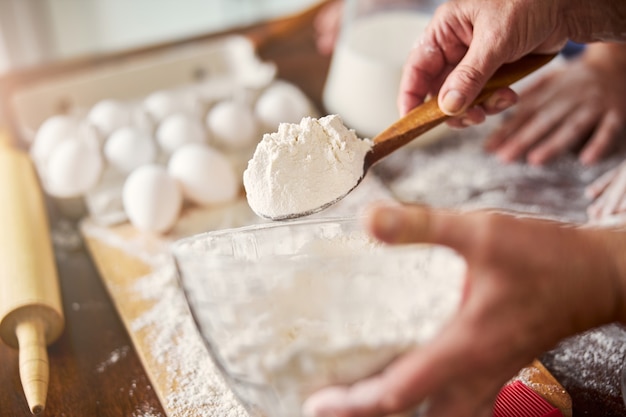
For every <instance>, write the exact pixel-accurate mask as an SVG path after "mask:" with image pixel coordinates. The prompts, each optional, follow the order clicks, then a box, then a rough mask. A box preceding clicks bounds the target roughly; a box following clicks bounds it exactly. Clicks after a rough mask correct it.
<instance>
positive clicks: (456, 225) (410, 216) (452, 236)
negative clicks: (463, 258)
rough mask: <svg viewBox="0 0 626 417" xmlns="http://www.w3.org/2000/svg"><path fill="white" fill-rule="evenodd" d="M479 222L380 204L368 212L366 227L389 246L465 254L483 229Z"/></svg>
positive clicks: (420, 208) (469, 216) (466, 218)
mask: <svg viewBox="0 0 626 417" xmlns="http://www.w3.org/2000/svg"><path fill="white" fill-rule="evenodd" d="M476 220H477V219H476V217H475V216H473V215H465V216H459V215H457V214H454V213H446V212H443V211H440V210H439V211H435V210H430V209H428V208H425V207H419V206H414V205H388V204H384V203H378V204H374V205H372V206H370V207H369V208H368V210H367V215H366V217H365V226H366V228H367V229H368V230H369V232H370V233H371V234H372V235H373V236H374V237H376V238H377V239H380V240H382V241H384V242H387V243H394V244H401V243H433V244H439V245H446V246H449V247H451V248H452V249H455V250H457V251H458V252H460V253H466V251H467V250H468V246H469V247H471V246H472V245H471V239H472V237H475V235H476V233H477V231H478V229H479V228H480V227H481V223H480V222H479V221H476Z"/></svg>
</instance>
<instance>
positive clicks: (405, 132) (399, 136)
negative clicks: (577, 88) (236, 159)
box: [255, 55, 555, 220]
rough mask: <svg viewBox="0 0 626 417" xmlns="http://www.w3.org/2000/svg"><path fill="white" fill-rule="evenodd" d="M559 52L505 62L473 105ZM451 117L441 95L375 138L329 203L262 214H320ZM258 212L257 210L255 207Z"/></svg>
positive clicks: (284, 217) (291, 216) (290, 216)
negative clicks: (352, 178) (349, 181)
mask: <svg viewBox="0 0 626 417" xmlns="http://www.w3.org/2000/svg"><path fill="white" fill-rule="evenodd" d="M554 56H555V55H527V56H525V57H523V58H521V59H520V60H518V61H515V62H512V63H509V64H504V65H503V66H502V67H500V68H499V69H498V71H496V73H495V74H494V75H493V77H491V79H490V80H489V81H488V82H487V84H486V85H485V87H484V88H483V90H482V91H481V93H480V94H479V96H478V97H477V98H476V100H474V102H473V103H472V105H473V106H474V105H477V104H481V103H483V102H484V101H485V100H486V99H487V98H489V97H490V96H491V95H492V94H493V93H494V92H495V91H497V90H498V89H501V88H504V87H507V86H509V85H511V84H513V83H514V82H516V81H518V80H520V79H522V78H524V77H525V76H526V75H528V74H530V73H532V72H534V71H535V70H537V69H539V68H540V67H542V66H543V65H545V64H546V63H548V62H549V61H550V60H551V59H552V58H554ZM449 117H450V116H448V115H446V114H445V113H443V112H442V111H441V110H440V109H439V106H438V104H437V98H436V97H433V98H432V99H431V100H429V101H427V102H425V103H424V104H422V105H420V106H418V107H416V108H414V109H413V110H411V111H410V112H409V113H407V114H406V115H405V116H404V117H402V118H401V119H399V120H398V121H397V122H395V123H393V124H392V125H391V126H389V127H388V128H387V129H385V130H384V131H383V132H381V133H380V134H378V135H377V136H376V137H374V138H373V139H372V142H373V146H372V148H371V150H369V152H367V153H366V154H365V157H364V160H363V172H362V175H361V176H360V178H359V179H358V180H357V181H356V182H355V183H354V184H353V185H352V186H351V187H347V188H346V189H343V190H342V192H338V193H337V195H333V198H329V199H328V202H326V203H323V204H320V205H319V206H317V207H315V208H313V209H307V210H303V211H299V212H293V213H291V212H290V213H284V212H281V213H280V214H275V215H268V214H267V213H258V211H257V214H259V215H260V216H262V217H265V218H267V219H270V220H290V219H295V218H298V217H303V216H308V215H311V214H314V213H317V212H319V211H321V210H324V209H325V208H327V207H329V206H331V205H333V204H335V203H336V202H338V201H339V200H341V199H342V198H344V197H345V196H346V195H347V194H348V193H350V192H351V191H352V190H353V189H354V188H356V187H357V185H359V184H360V183H361V181H362V180H363V178H364V177H365V174H366V173H367V171H368V170H369V169H370V168H371V167H372V166H373V165H374V164H375V163H376V162H378V161H380V160H381V159H382V158H384V157H386V156H387V155H389V154H391V153H392V152H393V151H395V150H397V149H399V148H401V147H402V146H404V145H406V144H407V143H409V142H411V141H412V140H413V139H415V138H416V137H418V136H419V135H421V134H422V133H425V132H427V131H428V130H430V129H432V128H434V127H436V126H437V125H439V124H441V123H443V122H444V121H445V120H446V119H448V118H449ZM292 175H293V176H294V177H298V176H299V173H298V172H293V173H292ZM315 180H316V179H315V178H310V179H308V181H309V182H310V181H315ZM255 211H256V210H255Z"/></svg>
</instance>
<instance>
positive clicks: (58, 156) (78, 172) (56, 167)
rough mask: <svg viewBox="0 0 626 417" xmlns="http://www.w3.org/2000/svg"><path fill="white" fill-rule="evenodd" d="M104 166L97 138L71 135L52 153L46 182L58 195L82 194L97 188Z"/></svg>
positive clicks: (56, 195) (45, 174) (51, 190)
mask: <svg viewBox="0 0 626 417" xmlns="http://www.w3.org/2000/svg"><path fill="white" fill-rule="evenodd" d="M103 168H104V163H103V161H102V157H101V155H100V150H99V148H98V144H97V142H96V141H92V140H86V139H79V138H70V139H67V140H65V141H63V142H61V143H59V144H58V145H57V146H56V147H55V148H54V150H53V151H52V152H51V154H50V157H49V158H48V161H47V164H46V166H45V170H43V171H42V172H43V176H44V178H43V181H42V182H43V184H44V187H45V188H46V191H47V192H48V193H49V194H51V195H53V196H55V197H61V198H69V197H78V196H80V195H83V194H84V193H86V192H87V191H89V190H90V189H92V188H93V187H95V185H96V184H97V183H98V181H99V180H100V176H101V175H102V170H103Z"/></svg>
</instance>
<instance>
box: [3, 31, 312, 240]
mask: <svg viewBox="0 0 626 417" xmlns="http://www.w3.org/2000/svg"><path fill="white" fill-rule="evenodd" d="M294 104H295V105H294ZM298 104H299V105H298ZM11 106H12V110H13V113H14V115H15V120H16V121H17V125H18V127H19V129H20V131H21V136H22V138H24V140H25V141H26V142H28V143H30V144H31V148H30V149H31V156H32V158H33V160H34V162H35V165H36V167H37V169H38V172H39V174H40V178H41V181H42V185H43V187H44V190H45V191H47V192H48V193H49V194H50V195H51V196H52V197H54V199H55V200H56V201H57V203H58V204H59V205H61V206H62V207H63V206H66V207H70V208H71V211H73V212H74V213H72V214H73V215H74V216H76V213H75V211H76V207H77V200H78V202H79V203H83V205H84V207H85V210H84V211H85V212H84V213H81V212H80V210H79V211H78V213H79V215H83V214H89V215H90V216H91V217H92V218H94V220H96V221H98V222H100V223H102V224H106V225H110V224H116V223H120V222H123V221H126V220H131V222H133V224H136V226H138V227H140V228H145V229H154V230H151V231H164V230H166V229H167V228H168V227H169V226H171V223H172V221H169V222H165V223H167V224H168V225H169V226H168V227H164V225H163V224H161V226H159V227H156V225H152V226H151V225H150V224H146V222H145V221H142V220H137V219H143V220H145V219H149V218H154V219H157V218H159V216H161V217H162V215H163V213H151V212H149V207H150V205H149V204H145V201H144V202H139V203H137V204H138V205H139V206H141V207H143V209H141V210H139V211H138V214H135V215H134V217H135V220H136V221H133V218H132V217H133V215H131V216H129V210H128V207H125V206H124V201H123V194H124V192H123V188H124V186H125V184H126V183H127V182H128V180H129V178H130V176H131V175H133V171H135V170H138V169H139V168H141V166H142V165H144V164H153V165H159V166H160V167H162V168H163V169H164V170H166V171H167V170H168V169H169V170H170V171H171V172H170V174H172V175H174V172H173V171H176V173H177V174H178V177H177V178H176V180H178V181H177V182H178V183H179V184H181V195H182V197H181V198H180V200H188V201H191V202H192V203H193V204H200V205H210V204H212V202H215V203H220V202H223V201H221V200H220V201H212V200H211V198H210V197H207V196H211V195H213V196H215V195H216V193H217V194H220V191H219V190H217V191H216V190H215V189H213V190H211V189H210V187H207V184H203V183H199V182H200V181H198V175H201V176H204V177H203V178H202V179H203V180H204V181H205V182H209V183H210V181H214V182H215V186H214V187H215V188H217V189H219V188H220V187H222V188H223V187H224V183H225V182H228V181H226V180H225V179H224V176H227V177H231V176H232V175H234V176H235V178H236V182H237V183H236V187H237V189H238V190H240V188H241V174H242V173H243V169H244V168H245V165H246V163H247V160H248V159H249V158H250V157H251V155H252V153H253V151H254V147H255V146H256V142H257V141H258V139H260V138H261V137H262V134H263V133H266V132H269V131H272V130H274V129H275V128H277V126H278V123H279V122H283V121H284V122H297V121H299V120H300V119H301V118H302V117H304V116H308V115H311V116H313V115H316V111H315V109H314V107H313V105H312V103H311V101H310V100H309V99H308V98H307V97H306V96H305V95H304V93H302V91H301V90H300V89H299V88H298V87H296V86H294V85H291V84H289V83H287V82H285V81H282V80H278V79H276V66H275V64H274V63H272V62H264V61H261V60H260V59H259V58H258V56H257V55H256V52H255V49H254V46H253V44H252V42H250V41H249V40H248V39H247V38H245V37H242V36H237V35H233V36H225V37H222V38H218V39H215V40H213V41H211V42H209V43H207V44H204V45H203V46H201V47H200V46H198V45H195V46H193V47H182V48H177V49H175V50H172V51H168V52H165V53H159V54H156V55H155V56H151V57H149V58H148V57H141V58H137V59H130V60H128V61H125V62H118V63H115V64H105V65H103V66H98V68H96V69H94V70H90V71H85V72H81V73H80V74H65V75H63V76H59V77H55V78H54V79H51V80H47V81H44V82H40V83H37V84H35V85H31V86H29V87H28V88H24V89H22V90H20V91H18V92H17V93H16V94H14V95H13V96H12V98H11ZM133 132H134V133H133ZM133 135H134V137H133ZM124 136H125V137H126V138H124ZM129 138H130V139H129ZM146 138H147V139H146ZM113 142H115V143H113ZM190 142H194V143H201V144H203V145H208V147H210V148H211V151H213V153H214V154H217V156H215V155H213V156H207V158H209V159H210V158H218V159H220V160H221V159H227V160H228V161H229V163H230V164H231V166H232V172H233V173H234V174H232V175H231V174H230V173H228V172H219V173H216V174H219V175H218V177H219V178H217V179H211V178H209V177H210V174H211V172H209V171H207V169H206V165H207V162H206V161H205V163H200V162H198V161H195V164H196V166H197V167H198V170H200V171H199V172H198V174H197V175H196V176H195V177H194V175H193V173H190V172H188V171H189V169H190V168H189V169H188V166H191V164H190V163H186V162H184V161H183V162H182V163H181V162H180V161H179V162H177V163H176V165H177V167H178V168H174V169H173V171H172V168H171V167H168V164H169V165H172V164H170V160H172V159H174V158H173V155H174V154H175V153H176V151H177V150H178V148H180V147H182V146H183V145H188V144H190ZM201 153H203V154H206V152H204V150H202V151H201ZM187 154H190V152H187ZM196 154H198V152H196ZM148 155H150V156H149V157H148ZM178 159H179V160H180V158H178ZM211 160H212V161H213V160H214V159H211ZM218 165H220V166H224V164H223V163H220V164H218ZM230 171H231V170H230V169H229V172H230ZM157 177H159V178H165V177H164V175H157ZM183 177H185V178H187V180H186V181H187V183H185V178H183ZM153 181H154V179H153ZM194 182H195V185H194V184H192V183H194ZM231 183H232V181H231ZM145 188H146V187H142V186H140V187H139V189H145ZM148 188H149V187H148ZM193 188H195V189H198V188H202V189H203V190H204V192H205V195H204V196H199V197H198V193H195V196H194V193H193V192H191V191H190V190H191V189H193ZM154 189H155V190H160V191H163V190H165V189H168V186H165V184H164V183H163V184H158V186H156V187H154ZM170 189H171V187H170ZM131 194H132V193H131ZM227 194H228V193H227ZM230 194H233V193H230ZM238 194H239V195H240V193H238ZM221 195H222V197H221V198H222V200H223V199H224V197H223V195H224V193H223V192H221ZM171 196H172V194H171V190H170V194H169V197H168V199H170V200H171V199H172V197H171ZM142 198H143V199H144V200H149V199H151V198H152V199H157V200H158V196H156V195H146V194H144V196H143V197H142ZM135 199H136V200H137V199H138V197H135ZM218 200H219V199H218ZM159 201H160V200H159ZM177 204H178V205H179V206H182V201H181V202H180V203H177ZM78 205H80V204H78ZM153 206H159V205H158V204H153ZM130 211H131V212H133V211H134V212H137V210H132V209H131V210H130ZM170 212H171V213H174V212H175V213H177V215H180V210H179V209H178V208H176V209H171V210H170ZM170 217H171V215H170ZM172 220H175V219H172ZM148 223H149V222H148ZM161 223H163V221H161ZM153 226H154V227H153Z"/></svg>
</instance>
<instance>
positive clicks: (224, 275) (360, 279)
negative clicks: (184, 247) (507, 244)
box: [178, 221, 465, 417]
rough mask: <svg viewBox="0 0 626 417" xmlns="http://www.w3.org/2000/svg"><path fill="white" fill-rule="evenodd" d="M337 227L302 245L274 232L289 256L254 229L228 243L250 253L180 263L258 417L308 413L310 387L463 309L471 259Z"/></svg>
mask: <svg viewBox="0 0 626 417" xmlns="http://www.w3.org/2000/svg"><path fill="white" fill-rule="evenodd" d="M322 223H323V222H322ZM334 226H336V225H334V224H333V223H332V221H331V222H330V223H327V224H323V225H322V226H321V229H322V232H321V234H322V235H323V238H322V239H316V240H313V241H310V242H304V241H303V242H299V243H298V244H297V245H296V246H298V247H296V248H294V247H288V246H289V245H293V242H287V243H285V240H284V239H282V238H281V237H280V234H279V233H276V234H272V236H276V239H275V242H276V244H275V248H274V249H273V250H275V251H276V252H279V253H282V255H281V254H279V253H277V254H275V255H271V254H267V253H265V254H257V253H255V251H256V250H259V251H263V250H265V249H264V247H261V246H262V243H263V240H262V239H261V240H260V243H259V245H258V246H257V245H256V244H255V242H254V239H255V237H254V236H252V235H253V234H254V232H252V233H248V234H246V233H241V234H236V236H233V238H232V240H233V242H235V243H234V244H233V248H232V250H233V252H232V253H237V252H239V254H240V256H242V257H243V258H248V259H247V260H248V261H251V262H249V263H246V262H242V263H241V264H239V263H236V268H237V269H230V268H228V267H222V266H218V267H217V268H216V269H211V268H209V269H207V270H203V271H198V270H196V271H195V273H194V267H190V268H188V269H186V268H185V266H184V265H183V266H182V270H181V272H182V277H183V279H182V281H183V286H184V287H185V289H186V292H187V294H188V299H189V303H190V306H191V307H192V311H193V312H194V316H195V318H196V322H197V323H198V325H199V328H200V330H201V332H202V333H203V334H204V336H205V339H207V340H208V341H209V345H210V346H211V349H212V351H213V354H214V356H215V357H216V359H217V361H218V362H219V363H220V364H221V368H223V369H224V370H225V373H226V379H227V381H229V382H230V385H231V387H232V388H233V390H234V392H235V393H236V394H237V395H238V397H239V398H240V399H241V400H242V402H243V403H244V404H246V405H247V408H248V410H249V411H250V412H251V413H252V415H255V416H257V415H258V416H261V415H271V416H273V417H281V416H285V417H287V416H289V417H292V416H298V415H300V407H301V406H302V404H303V402H304V401H305V399H306V398H307V397H308V396H309V395H310V394H312V393H313V392H314V391H316V390H318V389H320V388H322V387H325V386H328V385H334V384H349V383H353V382H355V381H357V380H359V379H361V378H364V377H366V376H369V375H372V374H374V373H376V372H378V371H380V370H381V369H383V368H384V367H385V366H386V365H387V364H388V363H389V362H390V361H392V360H393V359H394V358H396V357H397V356H398V355H400V354H402V353H404V352H406V351H407V350H408V349H411V348H413V347H415V346H419V345H420V344H422V343H423V342H425V341H426V340H428V339H429V338H430V337H432V336H433V335H434V334H435V333H436V332H437V331H438V329H439V328H440V326H441V325H442V323H443V322H444V321H445V320H447V318H449V317H450V315H451V314H452V313H453V312H454V311H455V309H456V307H457V304H458V301H459V298H460V288H461V282H462V278H463V274H464V270H465V264H464V262H463V260H462V259H461V258H460V257H458V256H457V255H455V254H454V252H452V251H451V250H449V249H446V248H443V247H431V246H428V247H425V246H424V247H422V248H415V247H411V248H403V249H407V250H406V251H402V252H401V254H399V253H398V252H395V254H394V253H391V252H382V253H381V252H380V251H379V250H380V249H381V248H380V244H378V243H374V242H372V241H371V240H369V238H367V237H366V236H365V235H364V233H363V232H360V233H351V232H349V231H347V230H345V229H342V228H341V227H334ZM285 227H287V228H288V226H285ZM296 234H297V232H296ZM257 237H258V236H257ZM209 239H210V238H209ZM190 245H192V246H193V247H191V248H189V250H190V251H192V252H193V251H196V253H198V254H201V253H202V252H203V251H204V250H206V252H204V253H205V255H206V256H207V257H210V256H211V255H209V252H211V248H212V247H213V248H214V247H215V245H217V246H220V244H219V243H215V242H212V241H209V240H207V241H203V240H202V238H199V239H198V240H196V241H192V242H191V243H190ZM229 250H230V249H229ZM286 253H288V255H285V254H286ZM337 253H340V254H339V255H337ZM355 253H357V254H358V256H357V257H356V258H354V257H353V256H352V255H354V254H355ZM346 254H350V258H351V261H347V260H346V256H345V255H346ZM256 255H259V258H256ZM281 256H282V257H284V256H287V257H288V258H290V261H288V262H283V261H282V260H281ZM269 258H272V259H273V260H270V259H269ZM355 259H356V260H355ZM222 260H223V258H222ZM209 262H210V261H209ZM178 263H179V265H180V264H184V263H185V262H184V261H182V262H181V260H180V259H179V260H178Z"/></svg>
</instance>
